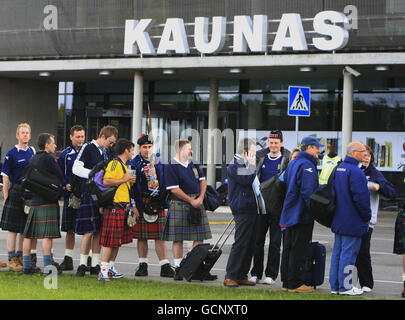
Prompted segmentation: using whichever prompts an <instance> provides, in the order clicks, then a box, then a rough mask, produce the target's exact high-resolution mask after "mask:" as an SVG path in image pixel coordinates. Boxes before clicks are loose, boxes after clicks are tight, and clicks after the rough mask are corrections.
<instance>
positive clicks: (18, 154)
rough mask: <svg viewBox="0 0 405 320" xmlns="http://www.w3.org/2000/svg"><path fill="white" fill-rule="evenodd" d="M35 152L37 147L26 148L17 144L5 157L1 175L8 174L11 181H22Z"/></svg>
mask: <svg viewBox="0 0 405 320" xmlns="http://www.w3.org/2000/svg"><path fill="white" fill-rule="evenodd" d="M34 154H35V149H34V148H33V147H28V148H27V149H25V150H24V149H20V148H19V147H18V146H15V147H14V148H13V149H11V150H9V151H8V152H7V153H6V156H5V157H4V164H3V167H2V172H1V175H2V176H7V177H8V178H9V180H10V182H11V183H20V182H21V174H22V172H23V170H24V168H25V167H26V166H27V165H28V162H29V161H30V159H31V158H32V157H33V156H34Z"/></svg>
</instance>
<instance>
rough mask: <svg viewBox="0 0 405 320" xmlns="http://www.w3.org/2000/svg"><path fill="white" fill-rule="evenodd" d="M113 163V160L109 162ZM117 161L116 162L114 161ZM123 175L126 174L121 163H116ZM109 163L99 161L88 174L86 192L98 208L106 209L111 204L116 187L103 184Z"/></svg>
mask: <svg viewBox="0 0 405 320" xmlns="http://www.w3.org/2000/svg"><path fill="white" fill-rule="evenodd" d="M111 161H114V160H111ZM116 161H118V160H116ZM118 162H119V163H120V164H121V166H122V170H123V171H124V174H125V173H127V171H126V169H125V167H124V165H123V164H122V162H121V161H118ZM108 163H109V162H105V161H101V162H99V163H97V164H96V165H95V166H94V168H93V169H92V170H91V171H90V173H89V178H88V179H87V181H86V192H87V194H88V195H89V196H90V197H91V199H92V200H93V201H94V202H96V203H97V204H98V205H99V206H100V207H106V206H109V205H111V204H112V203H113V201H114V196H115V193H116V191H117V189H118V186H115V187H110V186H106V185H104V184H103V178H104V174H105V170H106V168H107V166H108Z"/></svg>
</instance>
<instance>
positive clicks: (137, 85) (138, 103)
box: [132, 71, 143, 143]
mask: <svg viewBox="0 0 405 320" xmlns="http://www.w3.org/2000/svg"><path fill="white" fill-rule="evenodd" d="M142 113H143V72H142V71H135V76H134V103H133V113H132V142H134V143H136V141H137V140H138V139H139V137H140V136H141V134H142Z"/></svg>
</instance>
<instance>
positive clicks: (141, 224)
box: [132, 198, 166, 240]
mask: <svg viewBox="0 0 405 320" xmlns="http://www.w3.org/2000/svg"><path fill="white" fill-rule="evenodd" d="M142 202H146V199H145V198H142ZM139 215H140V216H139V220H137V221H136V225H134V226H133V227H132V235H133V237H134V239H144V240H160V239H162V235H163V229H164V227H165V223H166V212H165V210H164V209H163V208H162V210H161V211H160V212H159V216H158V219H157V220H156V222H154V223H149V222H147V221H146V220H145V219H144V218H143V213H139Z"/></svg>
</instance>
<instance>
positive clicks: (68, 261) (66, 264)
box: [60, 256, 73, 271]
mask: <svg viewBox="0 0 405 320" xmlns="http://www.w3.org/2000/svg"><path fill="white" fill-rule="evenodd" d="M60 267H61V269H62V270H64V271H71V270H73V259H72V257H68V256H65V258H64V259H63V261H62V263H61V264H60Z"/></svg>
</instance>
